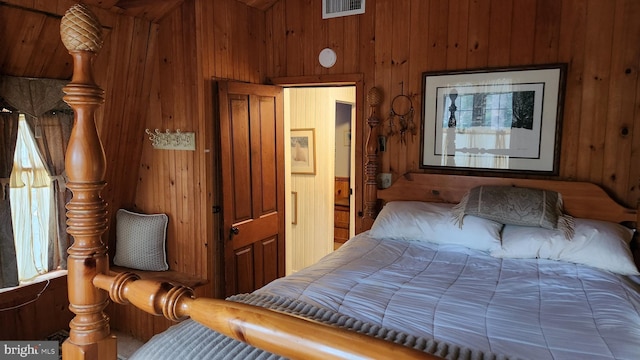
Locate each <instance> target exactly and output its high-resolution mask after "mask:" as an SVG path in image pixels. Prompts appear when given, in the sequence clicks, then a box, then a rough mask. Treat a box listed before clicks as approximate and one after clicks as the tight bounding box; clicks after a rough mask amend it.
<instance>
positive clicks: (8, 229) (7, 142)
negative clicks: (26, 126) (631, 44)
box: [0, 106, 18, 288]
mask: <svg viewBox="0 0 640 360" xmlns="http://www.w3.org/2000/svg"><path fill="white" fill-rule="evenodd" d="M0 110H2V108H1V106H0ZM17 138H18V114H17V113H15V112H13V113H8V112H1V111H0V288H5V287H10V286H17V285H18V265H17V262H16V247H15V242H14V240H13V221H12V220H11V199H10V198H9V178H10V177H11V170H12V169H13V153H14V151H15V149H16V140H17Z"/></svg>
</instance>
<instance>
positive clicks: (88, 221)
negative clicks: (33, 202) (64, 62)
mask: <svg viewBox="0 0 640 360" xmlns="http://www.w3.org/2000/svg"><path fill="white" fill-rule="evenodd" d="M60 35H61V37H62V42H63V43H64V45H65V46H66V48H67V50H69V54H71V56H72V57H73V64H74V66H73V78H72V79H71V83H69V84H68V85H67V86H66V87H65V88H64V89H63V90H64V92H65V94H66V95H65V96H64V100H65V102H67V103H68V104H69V106H71V108H73V111H74V126H73V130H72V132H71V138H70V140H69V145H68V147H67V153H66V160H65V167H66V172H67V175H68V177H69V182H68V184H67V187H68V188H69V189H70V190H71V191H72V192H73V198H72V199H71V201H70V202H69V204H67V216H68V220H67V225H68V230H67V231H68V232H69V233H70V234H71V235H73V237H74V243H73V246H71V247H70V248H69V250H68V252H69V260H68V269H69V271H68V287H69V289H68V292H69V308H70V309H71V311H72V312H73V313H75V314H76V316H75V317H74V318H73V319H72V320H71V322H70V324H69V326H70V329H71V331H70V336H69V339H67V340H66V341H65V342H64V344H63V346H62V354H63V357H64V359H65V360H68V359H116V357H117V350H116V339H115V337H113V336H112V335H111V334H110V329H109V318H108V317H107V316H106V315H105V313H104V312H103V310H104V309H105V307H106V306H107V304H108V301H109V300H108V294H107V293H106V292H105V291H103V290H100V289H98V288H96V287H94V286H93V278H94V277H95V275H96V274H101V273H102V274H105V273H107V274H108V273H109V257H108V255H107V247H106V246H105V244H104V243H103V242H102V235H103V234H104V232H105V231H106V230H107V222H108V220H107V210H106V209H107V205H106V203H105V201H104V200H103V199H102V197H101V196H100V192H101V191H102V189H103V188H104V186H105V185H106V182H105V181H104V178H105V171H106V161H105V155H104V149H103V147H102V143H101V141H100V138H99V137H98V131H97V129H96V125H95V112H96V110H97V109H98V107H99V106H100V105H101V104H102V103H103V102H104V96H103V95H104V91H103V90H102V89H100V88H99V87H98V86H97V85H96V83H95V80H94V79H93V60H94V58H95V56H96V54H97V53H98V51H99V50H100V48H101V47H102V27H101V26H100V24H99V22H98V20H97V18H96V17H95V15H94V14H92V13H91V11H90V10H89V9H88V8H87V7H86V6H84V5H82V4H77V5H74V6H73V7H71V8H70V9H69V10H67V12H66V14H65V16H64V17H63V18H62V20H61V23H60Z"/></svg>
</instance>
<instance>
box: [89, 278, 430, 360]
mask: <svg viewBox="0 0 640 360" xmlns="http://www.w3.org/2000/svg"><path fill="white" fill-rule="evenodd" d="M93 284H94V285H95V286H96V287H98V288H101V289H103V290H106V291H108V292H109V295H110V297H111V299H112V300H113V301H115V302H117V303H120V304H127V303H131V304H133V305H135V306H136V307H137V308H139V309H142V310H144V311H146V312H148V313H150V314H154V315H163V316H165V317H166V318H167V319H170V320H174V321H179V320H182V319H185V318H187V317H191V318H192V319H193V320H195V321H197V322H199V323H201V324H203V325H205V326H207V327H209V328H211V329H214V330H216V331H217V332H219V333H222V334H224V335H226V336H229V337H231V338H234V339H236V340H239V341H243V342H245V343H248V344H250V345H252V346H255V347H258V348H260V349H264V350H267V351H269V352H272V353H274V354H279V355H282V356H285V357H287V358H291V359H318V360H323V359H439V358H438V357H436V356H433V355H430V354H428V353H425V352H422V351H418V350H414V349H411V348H408V347H405V346H402V345H398V344H394V343H391V342H388V341H385V340H382V339H377V338H372V337H370V336H367V335H363V334H359V333H357V332H354V331H349V330H346V329H341V328H337V327H334V326H330V325H325V324H322V323H319V322H315V321H312V320H308V319H305V318H302V317H298V316H294V315H290V314H285V313H280V312H277V311H273V310H269V309H265V308H261V307H258V306H253V305H247V304H241V303H236V302H232V301H226V300H220V299H209V298H194V297H193V291H192V290H191V289H189V288H186V287H183V286H173V285H171V284H168V283H163V282H159V281H154V280H140V279H139V277H138V276H137V275H135V274H132V273H121V274H118V275H117V276H115V277H114V276H107V275H103V274H98V275H96V276H95V277H94V279H93Z"/></svg>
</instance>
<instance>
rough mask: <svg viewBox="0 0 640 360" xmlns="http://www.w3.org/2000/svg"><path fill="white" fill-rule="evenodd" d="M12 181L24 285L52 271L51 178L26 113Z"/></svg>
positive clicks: (12, 212) (18, 258)
mask: <svg viewBox="0 0 640 360" xmlns="http://www.w3.org/2000/svg"><path fill="white" fill-rule="evenodd" d="M10 181H11V190H10V191H11V215H12V221H13V229H14V239H15V245H16V257H17V262H18V278H19V280H20V282H21V283H22V282H26V281H29V280H32V279H33V278H35V277H36V276H38V275H40V274H44V273H46V272H47V271H48V269H49V263H48V257H49V238H50V236H49V231H50V228H51V227H50V221H51V216H50V214H51V213H52V211H51V207H52V205H53V202H52V189H51V179H50V177H49V174H48V173H47V170H46V168H45V166H44V163H43V161H42V159H41V157H40V154H39V151H38V148H37V145H36V142H35V139H34V136H33V134H32V132H31V130H30V129H29V126H28V124H27V121H26V119H25V116H24V115H23V114H20V117H19V120H18V140H17V143H16V150H15V154H14V162H13V171H12V172H11V180H10Z"/></svg>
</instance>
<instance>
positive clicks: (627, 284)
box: [149, 232, 640, 359]
mask: <svg viewBox="0 0 640 360" xmlns="http://www.w3.org/2000/svg"><path fill="white" fill-rule="evenodd" d="M636 280H637V278H636V277H632V276H622V275H616V274H613V273H610V272H607V271H602V270H598V269H595V268H591V267H588V266H586V265H579V264H572V263H567V262H560V261H553V260H543V259H501V258H496V257H492V256H489V255H488V254H487V253H485V252H482V251H478V250H473V249H469V248H466V247H463V246H459V245H436V244H432V243H425V242H416V241H405V240H380V239H376V238H373V237H371V236H369V232H365V233H362V234H360V235H358V236H356V237H354V238H353V239H351V240H349V241H348V242H347V243H346V244H345V245H344V246H343V247H341V248H340V249H339V250H338V251H335V252H333V253H331V254H329V255H327V256H326V257H325V258H323V259H322V260H321V261H319V262H318V263H316V264H314V265H312V266H310V267H308V268H305V269H303V270H301V271H299V272H297V273H295V274H292V275H290V276H287V277H285V278H281V279H278V280H275V281H273V282H271V283H269V284H267V285H266V286H264V287H263V288H261V289H259V290H257V291H255V292H254V295H258V296H274V297H275V296H277V297H281V298H287V299H292V300H296V301H299V302H302V303H305V304H308V305H309V306H313V307H317V308H321V309H326V310H327V311H331V312H335V313H338V314H342V315H344V316H348V317H351V318H355V319H359V320H361V321H363V322H366V323H369V324H374V325H377V326H381V327H383V328H385V329H390V330H395V331H399V332H403V333H407V334H411V335H413V336H416V337H423V338H427V339H434V340H435V341H437V342H441V343H444V344H450V345H452V346H461V347H467V348H471V349H476V350H478V351H481V352H485V353H487V354H492V356H493V355H496V354H497V356H498V357H501V356H502V355H508V356H510V357H513V358H523V359H638V358H640V357H639V356H640V286H639V285H638V284H637V283H636ZM204 331H210V330H208V329H205V330H204ZM157 336H161V335H157ZM156 340H157V339H156ZM160 342H162V341H160ZM150 343H153V344H157V343H158V341H155V342H154V340H153V339H152V341H151V342H150ZM149 346H155V345H149ZM202 358H207V357H206V356H204V357H202Z"/></svg>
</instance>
